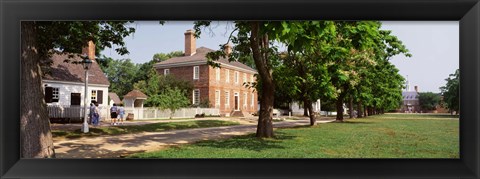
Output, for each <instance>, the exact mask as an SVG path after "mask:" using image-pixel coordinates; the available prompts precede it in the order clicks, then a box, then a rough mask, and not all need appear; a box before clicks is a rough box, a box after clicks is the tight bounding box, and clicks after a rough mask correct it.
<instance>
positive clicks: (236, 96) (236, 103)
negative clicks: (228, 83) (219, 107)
mask: <svg viewBox="0 0 480 179" xmlns="http://www.w3.org/2000/svg"><path fill="white" fill-rule="evenodd" d="M234 96H235V108H234V109H235V110H236V111H238V110H239V109H238V93H235V95H234Z"/></svg>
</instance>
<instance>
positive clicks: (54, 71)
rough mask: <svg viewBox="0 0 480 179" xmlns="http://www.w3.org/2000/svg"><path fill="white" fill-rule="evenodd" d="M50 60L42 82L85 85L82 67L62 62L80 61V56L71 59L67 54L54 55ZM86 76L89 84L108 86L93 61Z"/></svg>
mask: <svg viewBox="0 0 480 179" xmlns="http://www.w3.org/2000/svg"><path fill="white" fill-rule="evenodd" d="M50 59H51V61H52V65H51V68H50V69H49V70H50V71H49V72H48V73H47V74H46V75H45V77H43V79H44V80H54V81H67V82H79V83H85V70H84V69H83V65H81V64H73V63H67V62H64V61H65V60H66V59H68V60H70V61H82V58H81V57H80V56H78V55H76V54H74V55H73V58H69V54H54V55H52V57H51V58H50ZM88 74H89V75H88V83H89V84H100V85H110V82H108V78H107V77H106V76H105V74H104V73H103V71H102V69H101V68H100V66H99V65H98V63H97V62H96V61H95V60H93V63H92V66H91V67H90V69H89V70H88Z"/></svg>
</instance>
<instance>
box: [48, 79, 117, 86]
mask: <svg viewBox="0 0 480 179" xmlns="http://www.w3.org/2000/svg"><path fill="white" fill-rule="evenodd" d="M42 82H43V83H62V84H69V85H81V86H85V82H71V81H56V80H42ZM88 86H94V87H109V86H110V85H104V84H94V83H90V82H89V83H88Z"/></svg>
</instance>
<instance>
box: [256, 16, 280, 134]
mask: <svg viewBox="0 0 480 179" xmlns="http://www.w3.org/2000/svg"><path fill="white" fill-rule="evenodd" d="M250 27H251V34H250V48H251V49H252V55H253V60H254V61H255V66H256V67H257V70H258V74H259V76H260V80H262V90H261V96H262V100H261V101H260V114H259V115H258V125H257V133H256V137H259V138H270V137H273V136H274V135H273V125H272V119H273V102H274V94H275V85H274V83H273V77H272V70H271V69H270V67H269V65H268V52H266V51H263V50H261V49H265V48H268V36H267V35H266V34H259V29H260V22H255V21H252V22H250Z"/></svg>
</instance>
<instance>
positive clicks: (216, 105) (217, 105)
mask: <svg viewBox="0 0 480 179" xmlns="http://www.w3.org/2000/svg"><path fill="white" fill-rule="evenodd" d="M215 108H220V90H215Z"/></svg>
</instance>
